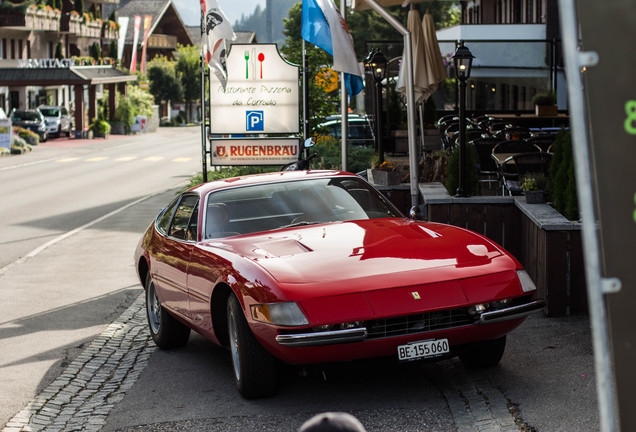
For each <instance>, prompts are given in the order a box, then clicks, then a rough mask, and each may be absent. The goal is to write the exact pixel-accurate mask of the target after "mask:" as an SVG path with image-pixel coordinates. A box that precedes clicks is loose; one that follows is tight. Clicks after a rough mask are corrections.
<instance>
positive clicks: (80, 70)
mask: <svg viewBox="0 0 636 432" xmlns="http://www.w3.org/2000/svg"><path fill="white" fill-rule="evenodd" d="M136 79H137V76H136V75H128V74H126V73H124V72H121V71H119V70H117V69H115V68H114V67H112V66H71V67H70V68H0V86H9V87H16V86H52V85H84V84H86V85H91V84H92V85H95V84H114V83H121V82H128V81H135V80H136Z"/></svg>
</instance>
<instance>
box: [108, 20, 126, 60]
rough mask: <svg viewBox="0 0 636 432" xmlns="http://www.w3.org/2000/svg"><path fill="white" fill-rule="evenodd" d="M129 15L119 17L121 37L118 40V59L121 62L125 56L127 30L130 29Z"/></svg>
mask: <svg viewBox="0 0 636 432" xmlns="http://www.w3.org/2000/svg"><path fill="white" fill-rule="evenodd" d="M129 20H130V18H128V17H117V23H118V24H119V39H118V40H117V60H118V61H120V62H121V59H122V58H123V57H124V47H125V45H126V32H127V31H128V21H129ZM111 55H112V54H111Z"/></svg>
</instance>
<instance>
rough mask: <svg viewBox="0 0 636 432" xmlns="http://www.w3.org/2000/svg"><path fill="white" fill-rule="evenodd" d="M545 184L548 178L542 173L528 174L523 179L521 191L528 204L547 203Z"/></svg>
mask: <svg viewBox="0 0 636 432" xmlns="http://www.w3.org/2000/svg"><path fill="white" fill-rule="evenodd" d="M545 184H546V178H545V176H544V175H543V174H540V173H533V174H528V175H526V176H525V177H524V178H523V181H522V182H521V190H522V191H523V194H524V195H525V197H526V202H527V203H528V204H543V203H545Z"/></svg>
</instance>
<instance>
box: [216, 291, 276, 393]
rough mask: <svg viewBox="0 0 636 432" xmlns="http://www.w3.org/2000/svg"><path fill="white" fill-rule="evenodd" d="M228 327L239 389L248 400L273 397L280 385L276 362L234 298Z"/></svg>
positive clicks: (230, 304) (228, 307)
mask: <svg viewBox="0 0 636 432" xmlns="http://www.w3.org/2000/svg"><path fill="white" fill-rule="evenodd" d="M227 324H228V336H229V341H230V353H231V354H232V370H233V372H234V382H235V384H236V388H237V390H238V391H239V393H241V395H242V396H243V397H245V398H248V399H253V398H260V397H266V396H270V395H272V394H273V393H275V392H276V384H277V376H276V375H277V374H276V360H275V359H274V357H273V356H272V355H271V354H270V353H269V352H267V351H266V350H265V348H263V347H262V346H261V344H259V343H258V341H257V340H256V338H255V337H254V335H253V334H252V331H251V330H250V327H249V325H248V324H247V321H246V320H245V316H244V315H243V309H242V308H241V304H240V303H239V301H238V299H237V298H236V297H235V296H234V295H231V296H230V298H229V299H228V302H227Z"/></svg>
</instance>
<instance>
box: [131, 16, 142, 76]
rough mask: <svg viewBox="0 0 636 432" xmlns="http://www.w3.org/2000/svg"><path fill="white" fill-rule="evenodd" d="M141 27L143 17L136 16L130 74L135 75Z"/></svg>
mask: <svg viewBox="0 0 636 432" xmlns="http://www.w3.org/2000/svg"><path fill="white" fill-rule="evenodd" d="M140 26H141V16H140V15H135V27H134V29H133V30H134V32H133V46H132V56H131V58H130V73H135V70H136V69H137V43H138V42H139V27H140Z"/></svg>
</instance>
